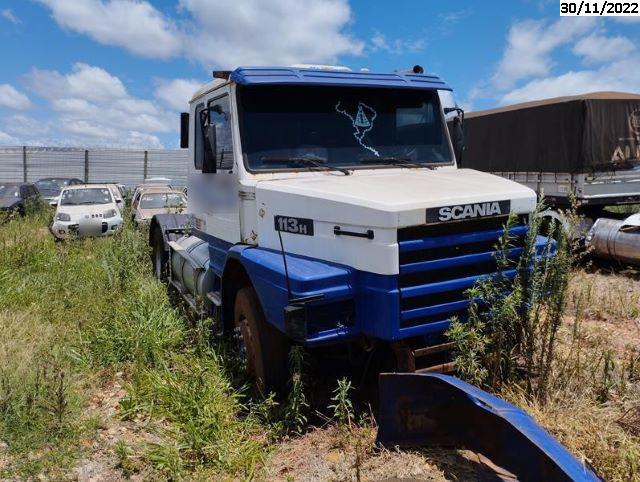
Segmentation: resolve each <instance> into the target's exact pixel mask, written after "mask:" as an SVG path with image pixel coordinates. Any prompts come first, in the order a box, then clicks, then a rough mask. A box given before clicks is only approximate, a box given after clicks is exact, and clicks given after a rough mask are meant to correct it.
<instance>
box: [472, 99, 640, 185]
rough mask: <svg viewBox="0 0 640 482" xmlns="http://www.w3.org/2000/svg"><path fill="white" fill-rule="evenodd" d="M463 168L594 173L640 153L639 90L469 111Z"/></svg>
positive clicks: (627, 163) (626, 163)
mask: <svg viewBox="0 0 640 482" xmlns="http://www.w3.org/2000/svg"><path fill="white" fill-rule="evenodd" d="M465 141H466V150H465V153H464V156H463V162H462V166H463V167H468V168H472V169H478V170H482V171H492V172H496V171H497V172H504V171H513V172H525V171H526V172H569V173H589V172H593V171H609V170H612V169H616V170H619V169H628V168H630V167H632V166H634V165H636V164H638V162H639V158H640V95H637V94H625V93H618V92H598V93H593V94H586V95H582V96H575V97H559V98H554V99H547V100H542V101H536V102H528V103H525V104H517V105H512V106H508V107H503V108H499V109H492V110H487V111H480V112H474V113H470V114H467V115H466V117H465Z"/></svg>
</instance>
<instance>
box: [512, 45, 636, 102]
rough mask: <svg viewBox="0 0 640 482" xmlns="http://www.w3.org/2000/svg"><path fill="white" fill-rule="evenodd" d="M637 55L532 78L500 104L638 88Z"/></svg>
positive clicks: (633, 90) (632, 90) (629, 90)
mask: <svg viewBox="0 0 640 482" xmlns="http://www.w3.org/2000/svg"><path fill="white" fill-rule="evenodd" d="M638 65H640V56H634V57H630V58H628V59H625V60H619V61H616V62H612V63H610V64H607V65H605V66H603V67H601V68H599V69H597V70H581V71H569V72H566V73H563V74H560V75H557V76H552V77H545V78H540V79H535V80H532V81H530V82H528V83H526V84H525V85H523V86H522V87H519V88H517V89H514V90H512V91H511V92H509V93H507V94H505V95H503V96H502V98H501V99H500V103H501V104H514V103H518V102H526V101H530V100H536V99H545V98H548V97H559V96H564V95H577V94H584V93H587V92H596V91H601V90H613V91H624V92H640V77H638V75H637V74H636V72H637V66H638Z"/></svg>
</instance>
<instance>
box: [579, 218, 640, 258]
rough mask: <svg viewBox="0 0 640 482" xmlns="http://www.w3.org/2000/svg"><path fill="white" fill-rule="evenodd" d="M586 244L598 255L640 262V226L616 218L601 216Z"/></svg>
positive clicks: (590, 232)
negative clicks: (626, 223)
mask: <svg viewBox="0 0 640 482" xmlns="http://www.w3.org/2000/svg"><path fill="white" fill-rule="evenodd" d="M623 228H624V229H623ZM586 244H587V247H589V248H591V250H592V253H593V254H595V255H596V256H601V257H603V258H609V259H615V260H618V261H624V262H627V263H633V264H640V227H638V226H628V225H625V222H624V221H618V220H616V219H609V218H600V219H598V220H597V221H596V222H595V223H594V224H593V227H592V228H591V230H590V231H589V234H588V235H587V239H586Z"/></svg>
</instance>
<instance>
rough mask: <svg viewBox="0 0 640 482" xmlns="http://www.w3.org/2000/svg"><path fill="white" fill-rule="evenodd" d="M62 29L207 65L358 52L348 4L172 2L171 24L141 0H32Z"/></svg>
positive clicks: (319, 0) (313, 0) (323, 58)
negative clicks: (177, 16) (174, 14)
mask: <svg viewBox="0 0 640 482" xmlns="http://www.w3.org/2000/svg"><path fill="white" fill-rule="evenodd" d="M39 1H40V3H42V4H43V5H45V6H46V7H48V8H49V9H50V10H51V12H52V15H53V18H54V19H55V21H56V22H57V23H58V24H59V25H60V26H62V27H64V28H66V29H68V30H70V31H73V32H77V33H81V34H84V35H88V36H89V37H91V38H93V39H94V40H96V41H98V42H100V43H103V44H106V45H114V46H118V47H122V48H125V49H126V50H128V51H130V52H132V53H134V54H136V55H140V56H144V57H152V58H163V59H166V58H169V57H176V56H179V55H182V56H185V57H187V58H190V59H194V60H196V61H198V62H200V63H201V64H203V65H205V66H206V67H207V68H213V67H222V68H229V67H233V66H237V65H243V64H245V65H246V64H257V65H269V64H285V65H286V64H293V63H315V62H319V63H326V62H333V61H335V60H336V58H337V57H338V56H339V55H343V54H353V55H359V54H361V53H362V52H363V50H364V44H363V42H361V41H360V40H357V39H356V38H354V37H353V36H352V35H350V34H349V33H348V27H349V25H350V22H351V20H352V17H351V9H350V7H349V4H348V0H305V1H304V2H302V1H299V0H270V1H269V2H266V1H264V0H179V2H178V8H179V11H180V12H181V13H182V14H183V16H184V19H183V20H182V21H181V22H177V21H176V20H174V19H173V18H171V17H169V16H167V15H165V14H163V13H162V12H160V11H159V10H157V9H156V8H155V7H153V6H152V5H151V4H150V3H149V2H147V1H142V0H39Z"/></svg>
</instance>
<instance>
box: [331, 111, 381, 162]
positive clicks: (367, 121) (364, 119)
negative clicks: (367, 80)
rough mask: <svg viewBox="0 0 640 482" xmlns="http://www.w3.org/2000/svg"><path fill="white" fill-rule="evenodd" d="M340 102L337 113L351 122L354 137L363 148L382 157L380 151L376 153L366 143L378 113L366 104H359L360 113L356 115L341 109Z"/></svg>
mask: <svg viewBox="0 0 640 482" xmlns="http://www.w3.org/2000/svg"><path fill="white" fill-rule="evenodd" d="M340 102H341V101H338V103H337V104H336V112H338V113H340V114H342V115H345V116H347V117H348V118H349V119H350V120H351V124H352V125H353V129H354V131H353V137H355V138H356V139H357V141H358V142H359V143H360V145H361V146H362V147H364V148H365V149H368V150H370V151H371V152H373V153H374V154H375V155H376V156H378V157H380V154H379V153H378V151H376V150H375V149H374V148H373V147H371V146H368V145H366V144H365V143H364V135H365V134H366V133H367V132H369V131H370V130H371V129H373V121H375V120H376V117H377V116H378V113H377V112H376V111H375V110H374V109H373V108H371V107H369V106H368V105H367V104H365V103H364V102H358V111H357V112H356V113H355V115H352V114H350V113H349V112H347V110H346V109H343V108H341V107H340Z"/></svg>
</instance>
